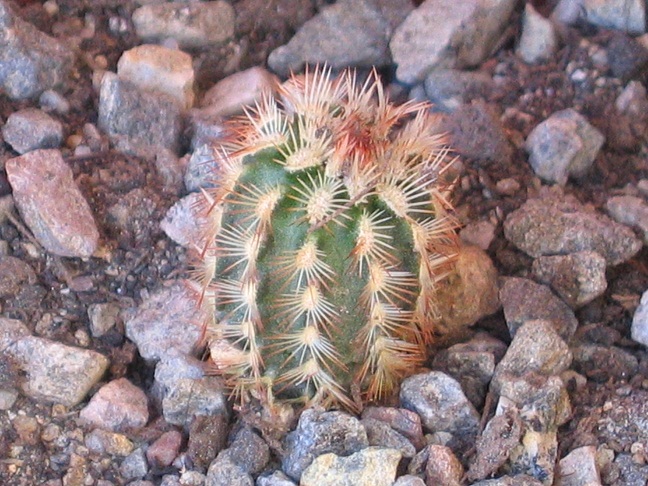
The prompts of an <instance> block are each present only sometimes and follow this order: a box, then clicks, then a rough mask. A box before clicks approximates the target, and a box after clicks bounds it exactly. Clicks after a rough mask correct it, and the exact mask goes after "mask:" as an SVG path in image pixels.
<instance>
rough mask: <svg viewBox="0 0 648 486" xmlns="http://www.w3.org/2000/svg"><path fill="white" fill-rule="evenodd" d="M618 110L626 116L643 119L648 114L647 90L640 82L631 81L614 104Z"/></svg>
mask: <svg viewBox="0 0 648 486" xmlns="http://www.w3.org/2000/svg"><path fill="white" fill-rule="evenodd" d="M614 106H616V109H617V110H618V111H619V112H620V113H623V114H624V115H629V116H632V117H634V118H641V117H643V116H645V114H646V113H648V99H647V98H646V88H645V86H644V85H643V84H641V83H640V82H639V81H630V82H629V83H628V84H627V85H626V87H625V88H624V89H623V91H621V94H620V95H619V96H618V97H617V99H616V101H615V102H614Z"/></svg>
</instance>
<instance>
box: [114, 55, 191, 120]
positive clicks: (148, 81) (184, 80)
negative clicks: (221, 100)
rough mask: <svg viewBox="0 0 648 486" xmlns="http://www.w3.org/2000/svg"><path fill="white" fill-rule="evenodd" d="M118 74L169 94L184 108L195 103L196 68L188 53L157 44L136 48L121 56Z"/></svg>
mask: <svg viewBox="0 0 648 486" xmlns="http://www.w3.org/2000/svg"><path fill="white" fill-rule="evenodd" d="M117 75H118V76H119V78H120V79H123V80H126V81H130V82H131V83H133V84H134V85H135V86H137V87H138V88H139V89H142V90H145V91H147V90H152V91H160V92H162V93H166V94H167V95H169V96H171V97H172V98H174V99H175V100H176V101H177V102H178V103H179V104H180V106H181V107H182V108H184V109H189V108H191V107H192V106H193V104H194V98H195V95H194V91H193V84H194V70H193V65H192V62H191V56H190V55H189V54H187V53H186V52H182V51H179V50H177V49H169V48H167V47H163V46H158V45H155V44H144V45H141V46H137V47H133V48H132V49H129V50H127V51H125V52H124V53H123V54H122V56H121V57H120V58H119V62H118V63H117Z"/></svg>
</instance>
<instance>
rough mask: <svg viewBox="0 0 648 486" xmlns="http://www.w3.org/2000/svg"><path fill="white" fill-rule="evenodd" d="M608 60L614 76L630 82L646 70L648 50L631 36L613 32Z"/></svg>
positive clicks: (608, 49)
mask: <svg viewBox="0 0 648 486" xmlns="http://www.w3.org/2000/svg"><path fill="white" fill-rule="evenodd" d="M608 1H610V0H608ZM612 1H614V0H612ZM607 58H608V65H609V67H610V71H612V75H613V76H614V77H615V78H619V79H621V80H623V81H628V80H630V79H632V78H633V77H637V76H639V75H640V73H641V72H642V71H643V70H644V69H645V67H646V64H648V49H647V48H646V47H644V46H643V45H642V44H641V42H639V41H638V40H636V39H634V38H633V37H630V36H629V35H626V34H624V33H622V32H613V33H612V39H611V40H610V41H609V42H608V45H607Z"/></svg>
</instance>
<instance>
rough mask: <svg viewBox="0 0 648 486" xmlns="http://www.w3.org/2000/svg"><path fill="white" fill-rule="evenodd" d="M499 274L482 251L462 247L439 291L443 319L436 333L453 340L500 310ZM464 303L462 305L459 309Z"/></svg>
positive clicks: (439, 303)
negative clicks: (480, 320) (482, 319)
mask: <svg viewBox="0 0 648 486" xmlns="http://www.w3.org/2000/svg"><path fill="white" fill-rule="evenodd" d="M497 278H498V274H497V270H496V269H495V266H494V265H493V262H492V260H491V259H490V257H489V256H488V255H487V254H486V252H484V251H483V250H481V249H479V248H477V247H476V246H471V245H462V246H461V247H460V248H459V255H458V258H457V260H456V262H455V267H454V269H453V271H452V273H451V274H450V275H449V276H448V277H447V278H446V279H445V280H444V285H440V286H439V287H438V288H437V294H436V300H437V302H436V304H437V307H438V310H439V315H440V316H441V318H440V320H439V325H438V328H437V329H435V332H438V333H439V334H440V335H442V336H443V335H445V336H446V337H448V338H450V337H452V336H456V335H458V334H462V333H463V332H464V331H465V329H466V328H467V327H469V326H472V325H473V324H475V323H476V322H477V321H478V320H479V319H481V318H482V317H485V316H488V315H491V314H493V313H495V312H496V311H497V310H498V309H499V308H500V302H499V296H498V282H497ZM457 302H461V305H457Z"/></svg>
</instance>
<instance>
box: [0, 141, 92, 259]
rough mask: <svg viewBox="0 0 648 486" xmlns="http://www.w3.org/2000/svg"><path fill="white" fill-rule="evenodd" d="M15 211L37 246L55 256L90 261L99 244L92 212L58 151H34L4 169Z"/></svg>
mask: <svg viewBox="0 0 648 486" xmlns="http://www.w3.org/2000/svg"><path fill="white" fill-rule="evenodd" d="M5 168H6V170H7V177H8V179H9V183H10V184H11V188H12V189H13V196H14V200H15V203H16V207H17V208H18V211H19V212H20V215H21V216H22V218H23V220H24V221H25V224H27V226H28V227H29V229H30V230H31V231H32V233H33V234H34V236H35V237H36V239H37V240H38V242H39V243H40V244H42V245H43V247H45V249H46V250H47V251H50V252H52V253H54V254H56V255H60V256H67V257H89V256H91V255H92V254H93V253H94V252H95V250H96V249H97V246H98V244H99V231H98V230H97V226H96V224H95V221H94V217H93V215H92V211H91V210H90V206H89V205H88V203H87V201H86V200H85V198H84V197H83V195H82V194H81V191H80V190H79V188H78V187H77V185H76V183H75V182H74V177H73V174H72V169H70V167H69V166H68V165H67V164H66V163H65V161H64V160H63V157H62V156H61V152H59V151H58V150H34V151H32V152H29V153H27V154H25V155H22V156H20V157H14V158H12V159H9V160H8V161H7V163H6V165H5Z"/></svg>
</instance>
